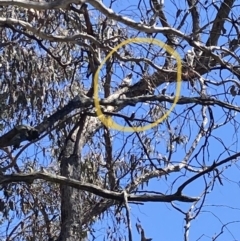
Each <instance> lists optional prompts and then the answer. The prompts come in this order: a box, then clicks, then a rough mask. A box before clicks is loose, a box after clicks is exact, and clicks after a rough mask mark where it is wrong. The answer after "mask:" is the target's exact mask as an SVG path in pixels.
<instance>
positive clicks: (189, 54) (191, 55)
mask: <svg viewBox="0 0 240 241" xmlns="http://www.w3.org/2000/svg"><path fill="white" fill-rule="evenodd" d="M194 58H195V53H194V51H193V50H188V51H187V54H186V61H187V63H188V65H189V66H191V67H193V63H194Z"/></svg>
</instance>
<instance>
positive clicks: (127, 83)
mask: <svg viewBox="0 0 240 241" xmlns="http://www.w3.org/2000/svg"><path fill="white" fill-rule="evenodd" d="M132 76H133V74H132V73H129V74H128V75H127V76H126V77H125V78H124V79H123V81H122V83H121V84H120V87H126V86H130V85H131V83H132Z"/></svg>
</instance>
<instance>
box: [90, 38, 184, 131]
mask: <svg viewBox="0 0 240 241" xmlns="http://www.w3.org/2000/svg"><path fill="white" fill-rule="evenodd" d="M130 43H150V44H156V45H158V46H160V47H161V48H164V49H166V50H167V52H168V53H169V54H170V55H171V56H173V57H174V58H175V59H176V60H177V89H176V96H175V98H174V102H173V104H172V106H171V108H170V109H169V110H168V111H167V112H166V113H165V114H164V115H163V116H162V117H161V118H159V119H158V120H156V121H155V122H154V123H151V124H149V125H146V126H143V127H141V126H139V127H126V126H122V125H119V124H117V123H116V122H114V121H113V119H112V118H111V117H109V116H105V115H104V114H103V113H102V111H101V106H100V104H99V99H98V76H99V72H100V70H101V68H102V67H103V65H104V64H105V63H106V61H107V60H108V59H109V58H110V57H111V56H112V55H113V53H114V52H117V50H118V49H119V48H121V47H122V46H124V45H126V44H130ZM181 75H182V63H181V57H180V55H179V54H178V53H177V52H176V51H175V50H174V49H173V48H171V47H170V46H168V45H166V44H165V43H163V42H162V41H160V40H157V39H149V38H132V39H127V40H125V41H123V42H122V43H120V44H119V45H117V46H116V47H115V48H113V50H112V51H111V52H110V53H109V54H108V55H107V57H106V58H105V59H104V60H103V61H102V63H101V65H100V66H99V67H98V69H97V71H96V74H95V76H94V104H95V107H96V112H97V116H98V118H99V119H100V120H101V122H102V123H103V124H104V125H105V126H107V127H109V128H112V129H115V130H119V131H125V132H132V131H138V132H139V131H146V130H148V129H150V128H153V127H154V126H156V125H158V124H159V123H161V122H162V121H164V120H165V119H166V118H167V117H168V116H169V114H170V113H171V112H172V111H173V109H174V107H175V105H176V104H177V101H178V100H179V97H180V92H181Z"/></svg>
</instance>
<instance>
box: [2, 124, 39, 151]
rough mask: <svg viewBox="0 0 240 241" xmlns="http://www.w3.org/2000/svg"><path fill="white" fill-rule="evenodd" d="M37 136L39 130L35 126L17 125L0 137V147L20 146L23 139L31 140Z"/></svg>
mask: <svg viewBox="0 0 240 241" xmlns="http://www.w3.org/2000/svg"><path fill="white" fill-rule="evenodd" d="M38 137H39V132H38V130H37V129H36V128H34V127H31V126H27V125H19V126H15V127H14V128H13V129H12V130H10V131H9V132H7V133H6V134H4V135H3V136H1V137H0V147H7V146H13V147H14V149H16V148H18V147H19V146H20V143H21V142H23V141H33V140H36V139H37V138H38Z"/></svg>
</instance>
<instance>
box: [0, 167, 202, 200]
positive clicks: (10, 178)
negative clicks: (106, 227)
mask: <svg viewBox="0 0 240 241" xmlns="http://www.w3.org/2000/svg"><path fill="white" fill-rule="evenodd" d="M37 179H42V180H45V181H49V182H52V183H58V184H62V185H68V186H71V187H73V188H76V189H79V190H82V191H87V192H90V193H93V194H95V195H98V196H100V197H103V198H107V199H112V200H116V201H119V202H123V201H124V198H123V195H122V193H120V192H114V191H109V190H106V189H102V188H100V187H99V186H96V185H93V184H86V183H85V184H82V183H81V182H80V181H77V180H74V179H71V178H66V177H63V176H57V175H52V174H49V173H47V174H46V173H41V172H34V173H30V174H12V175H4V176H1V177H0V184H7V183H15V182H27V183H32V182H33V181H34V180H37ZM197 200H198V198H197V197H187V196H184V195H176V194H174V195H147V194H145V195H133V194H128V201H139V202H172V201H180V202H194V201H197Z"/></svg>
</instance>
